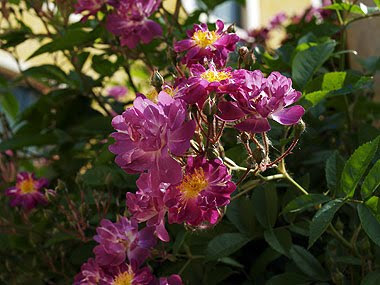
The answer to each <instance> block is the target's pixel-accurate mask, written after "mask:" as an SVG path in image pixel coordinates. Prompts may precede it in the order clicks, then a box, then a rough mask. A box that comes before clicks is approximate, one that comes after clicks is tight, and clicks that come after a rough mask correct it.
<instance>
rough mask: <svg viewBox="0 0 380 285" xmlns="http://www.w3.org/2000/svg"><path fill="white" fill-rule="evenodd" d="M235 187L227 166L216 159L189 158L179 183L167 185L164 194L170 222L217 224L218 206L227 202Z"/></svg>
mask: <svg viewBox="0 0 380 285" xmlns="http://www.w3.org/2000/svg"><path fill="white" fill-rule="evenodd" d="M235 189H236V185H235V184H234V183H233V182H232V181H231V175H230V174H229V173H228V170H227V167H226V166H225V165H223V163H222V162H221V161H220V160H219V159H215V160H212V161H208V160H206V159H205V158H204V157H196V158H193V157H189V158H188V160H187V166H186V170H185V175H184V178H183V180H182V182H181V183H180V184H179V185H175V186H173V185H172V186H170V187H169V188H168V190H167V193H166V195H167V197H166V198H165V200H166V201H165V204H166V207H168V209H169V223H186V224H189V225H191V226H200V225H201V224H203V225H207V224H211V225H213V224H216V223H217V221H218V220H219V217H220V213H219V208H220V207H223V206H226V205H227V204H229V202H230V196H231V193H232V192H233V191H234V190H235Z"/></svg>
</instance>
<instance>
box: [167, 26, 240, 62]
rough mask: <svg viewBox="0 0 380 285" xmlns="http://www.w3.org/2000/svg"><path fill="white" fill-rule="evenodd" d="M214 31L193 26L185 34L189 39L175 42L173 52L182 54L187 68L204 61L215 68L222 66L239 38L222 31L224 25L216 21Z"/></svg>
mask: <svg viewBox="0 0 380 285" xmlns="http://www.w3.org/2000/svg"><path fill="white" fill-rule="evenodd" d="M216 27H217V30H216V31H209V30H208V27H207V25H206V24H200V25H194V28H193V29H192V30H190V31H188V32H187V35H188V37H189V39H186V40H182V41H179V42H176V43H175V44H174V50H175V52H184V51H187V53H186V54H185V56H184V58H183V60H182V62H183V63H184V64H186V65H187V66H191V65H192V64H195V63H201V64H203V63H204V59H207V60H208V61H213V62H214V63H215V64H216V66H218V67H221V66H224V65H225V63H226V60H227V57H228V54H229V53H230V52H232V51H234V50H235V46H236V43H237V42H238V41H239V37H238V36H237V35H236V34H234V33H227V32H226V31H223V29H224V23H223V22H222V21H220V20H218V21H216Z"/></svg>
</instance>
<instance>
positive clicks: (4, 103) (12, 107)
mask: <svg viewBox="0 0 380 285" xmlns="http://www.w3.org/2000/svg"><path fill="white" fill-rule="evenodd" d="M18 108H19V106H18V101H17V99H16V98H15V96H13V94H12V93H8V92H6V93H2V94H0V110H3V111H4V112H5V113H6V114H7V115H8V116H9V117H11V118H12V119H13V120H14V119H16V116H17V113H18Z"/></svg>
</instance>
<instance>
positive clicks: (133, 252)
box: [94, 217, 156, 266]
mask: <svg viewBox="0 0 380 285" xmlns="http://www.w3.org/2000/svg"><path fill="white" fill-rule="evenodd" d="M96 232H97V235H95V236H94V240H95V241H97V242H98V243H99V245H98V246H96V247H95V248H94V253H95V256H96V258H95V260H96V262H97V263H98V264H100V265H102V266H106V265H107V266H117V265H120V264H121V263H123V262H124V261H125V260H126V259H127V258H128V260H129V261H130V262H131V263H134V262H136V263H137V264H138V265H140V264H141V263H142V262H144V261H145V259H146V258H147V257H148V256H149V254H150V249H151V248H152V247H153V246H154V245H155V244H156V239H155V238H154V235H153V232H154V229H152V228H148V227H146V228H144V229H142V230H141V231H139V230H138V226H137V221H136V220H133V219H132V220H130V221H129V220H128V219H127V218H125V217H121V218H120V220H119V221H118V222H116V223H112V222H111V221H109V220H106V219H103V220H102V221H101V222H100V226H99V227H98V228H97V229H96Z"/></svg>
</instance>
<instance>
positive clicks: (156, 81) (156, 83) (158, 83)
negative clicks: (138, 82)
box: [150, 70, 164, 92]
mask: <svg viewBox="0 0 380 285" xmlns="http://www.w3.org/2000/svg"><path fill="white" fill-rule="evenodd" d="M150 83H151V84H152V86H153V87H154V88H156V90H157V92H160V91H161V89H162V85H163V84H164V78H163V77H162V75H161V74H160V73H159V72H158V70H155V71H154V72H153V75H152V78H151V79H150Z"/></svg>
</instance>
